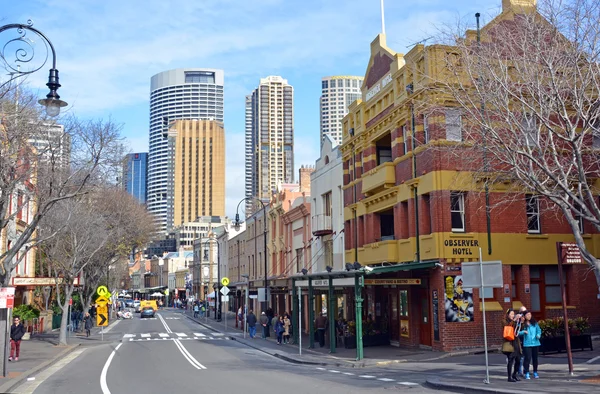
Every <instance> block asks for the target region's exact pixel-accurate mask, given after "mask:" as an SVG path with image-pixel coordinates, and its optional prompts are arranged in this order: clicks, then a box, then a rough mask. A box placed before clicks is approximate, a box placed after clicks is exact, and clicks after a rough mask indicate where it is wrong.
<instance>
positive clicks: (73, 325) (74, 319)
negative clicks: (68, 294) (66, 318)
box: [71, 309, 77, 331]
mask: <svg viewBox="0 0 600 394" xmlns="http://www.w3.org/2000/svg"><path fill="white" fill-rule="evenodd" d="M71 331H77V310H75V309H73V310H72V311H71Z"/></svg>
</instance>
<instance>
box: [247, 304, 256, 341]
mask: <svg viewBox="0 0 600 394" xmlns="http://www.w3.org/2000/svg"><path fill="white" fill-rule="evenodd" d="M246 324H248V333H249V334H250V338H252V339H254V337H255V336H256V315H255V314H254V312H252V309H250V312H248V316H246Z"/></svg>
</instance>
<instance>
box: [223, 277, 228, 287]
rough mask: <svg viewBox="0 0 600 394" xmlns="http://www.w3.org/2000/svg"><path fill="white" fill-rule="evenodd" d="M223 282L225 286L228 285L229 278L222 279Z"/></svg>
mask: <svg viewBox="0 0 600 394" xmlns="http://www.w3.org/2000/svg"><path fill="white" fill-rule="evenodd" d="M221 284H222V285H223V286H227V285H228V284H229V278H227V277H225V278H223V279H221Z"/></svg>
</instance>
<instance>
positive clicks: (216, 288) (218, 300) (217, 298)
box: [204, 235, 221, 321]
mask: <svg viewBox="0 0 600 394" xmlns="http://www.w3.org/2000/svg"><path fill="white" fill-rule="evenodd" d="M213 240H215V239H214V238H213V237H212V235H211V237H210V238H208V239H207V240H206V241H204V245H206V244H208V243H209V242H211V241H213ZM209 248H210V247H209ZM208 253H209V256H208V261H209V267H210V269H211V271H210V272H211V273H212V272H213V271H212V266H211V264H210V259H211V258H212V253H210V249H209V251H208ZM218 255H219V242H218V241H217V260H218ZM220 283H221V267H220V262H219V261H217V283H216V284H214V283H213V289H214V291H215V320H217V321H221V292H220V291H219V290H220V289H219V288H220ZM207 298H208V297H207ZM207 316H208V313H207Z"/></svg>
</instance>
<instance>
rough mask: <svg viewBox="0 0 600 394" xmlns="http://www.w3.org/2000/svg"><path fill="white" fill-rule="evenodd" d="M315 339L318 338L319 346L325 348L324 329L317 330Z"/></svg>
mask: <svg viewBox="0 0 600 394" xmlns="http://www.w3.org/2000/svg"><path fill="white" fill-rule="evenodd" d="M317 337H318V338H319V346H321V347H323V346H325V329H324V328H317Z"/></svg>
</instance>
